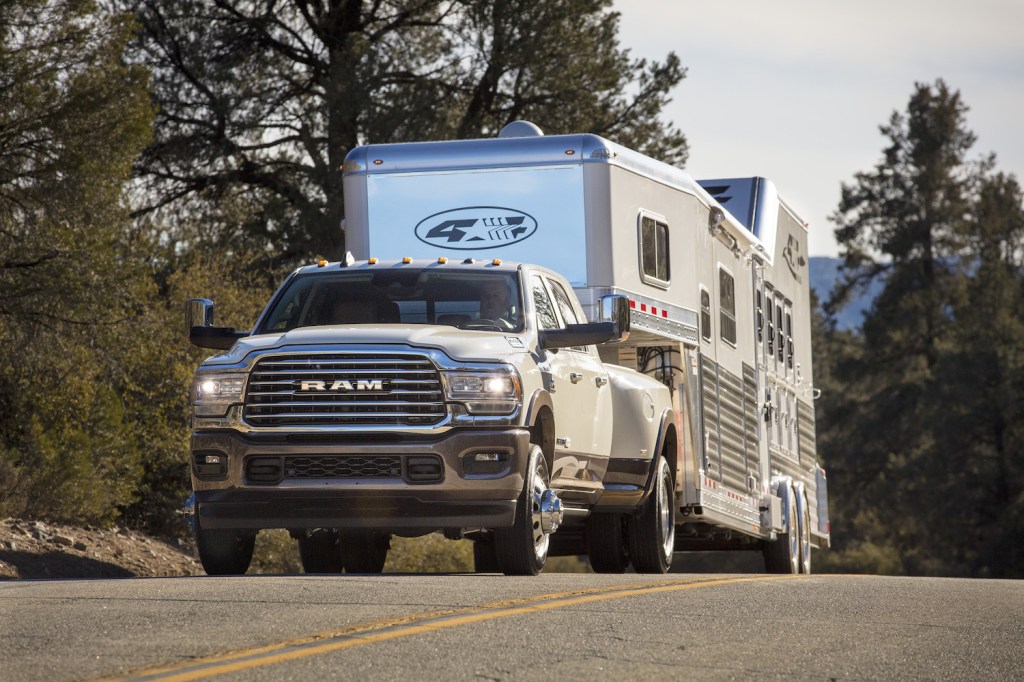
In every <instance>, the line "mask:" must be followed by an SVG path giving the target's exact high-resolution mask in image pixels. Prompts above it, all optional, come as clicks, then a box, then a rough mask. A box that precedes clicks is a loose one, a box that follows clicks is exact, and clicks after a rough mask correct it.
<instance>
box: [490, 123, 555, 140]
mask: <svg viewBox="0 0 1024 682" xmlns="http://www.w3.org/2000/svg"><path fill="white" fill-rule="evenodd" d="M543 134H544V131H543V130H541V129H540V128H539V127H538V126H537V124H536V123H530V122H529V121H512V122H511V123H509V124H507V125H506V126H505V127H504V128H502V129H501V132H500V133H498V137H540V136H541V135H543Z"/></svg>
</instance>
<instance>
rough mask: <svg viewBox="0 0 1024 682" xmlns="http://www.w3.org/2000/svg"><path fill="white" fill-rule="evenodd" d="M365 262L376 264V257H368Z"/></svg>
mask: <svg viewBox="0 0 1024 682" xmlns="http://www.w3.org/2000/svg"><path fill="white" fill-rule="evenodd" d="M366 262H367V263H368V264H369V265H376V264H377V259H376V258H370V259H368V260H367V261H366Z"/></svg>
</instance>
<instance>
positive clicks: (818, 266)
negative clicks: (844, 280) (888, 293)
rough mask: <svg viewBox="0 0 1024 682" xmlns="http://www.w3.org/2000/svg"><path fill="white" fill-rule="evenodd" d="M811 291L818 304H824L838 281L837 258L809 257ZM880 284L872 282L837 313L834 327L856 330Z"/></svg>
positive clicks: (879, 289) (838, 261) (878, 291)
mask: <svg viewBox="0 0 1024 682" xmlns="http://www.w3.org/2000/svg"><path fill="white" fill-rule="evenodd" d="M810 260H811V262H810V272H811V289H813V290H814V293H815V294H817V296H818V302H819V303H824V302H825V300H827V299H828V297H829V295H830V294H831V293H832V287H833V286H835V283H836V280H838V279H839V265H840V264H841V263H842V261H841V260H840V259H838V258H826V257H822V256H811V259H810ZM882 286H883V285H882V283H881V282H874V283H873V284H872V285H871V286H870V287H869V288H868V290H867V291H865V292H864V293H863V294H862V295H860V296H857V297H855V298H853V299H852V300H851V301H850V302H849V303H848V304H846V307H844V308H843V309H842V310H840V311H839V314H838V315H837V316H836V326H837V327H838V328H839V329H858V328H860V326H861V323H862V322H863V321H864V312H865V311H866V310H867V309H868V308H870V307H871V303H872V302H873V301H874V300H875V297H876V296H878V294H879V293H881V291H882Z"/></svg>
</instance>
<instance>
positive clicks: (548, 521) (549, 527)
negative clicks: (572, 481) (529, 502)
mask: <svg viewBox="0 0 1024 682" xmlns="http://www.w3.org/2000/svg"><path fill="white" fill-rule="evenodd" d="M563 516H564V514H563V512H562V499H561V498H560V497H559V496H558V495H556V494H555V491H554V490H550V489H548V490H545V491H544V494H543V495H541V497H540V529H541V530H542V531H543V532H544V534H545V535H550V534H551V533H554V532H555V531H556V530H558V527H559V526H560V525H562V517H563Z"/></svg>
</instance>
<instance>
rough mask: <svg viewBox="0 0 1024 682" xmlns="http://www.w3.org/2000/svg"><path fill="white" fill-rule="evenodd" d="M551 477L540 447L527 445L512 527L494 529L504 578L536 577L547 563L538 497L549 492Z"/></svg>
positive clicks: (546, 543)
mask: <svg viewBox="0 0 1024 682" xmlns="http://www.w3.org/2000/svg"><path fill="white" fill-rule="evenodd" d="M549 482H550V474H549V473H548V464H547V462H546V461H545V460H544V453H543V452H542V451H541V449H540V446H538V445H531V446H530V457H529V460H528V462H527V466H526V481H525V482H524V484H523V491H522V492H521V493H520V494H519V500H518V503H517V504H516V516H515V523H513V524H512V527H511V528H496V529H495V530H494V549H495V553H496V554H497V559H498V566H499V567H500V568H501V572H502V573H504V574H505V575H537V574H539V573H540V572H541V571H542V570H544V564H545V563H547V560H548V546H549V545H550V536H549V535H547V534H545V533H544V531H543V529H542V528H541V522H540V514H541V496H542V495H543V494H544V491H546V490H547V489H548V485H549Z"/></svg>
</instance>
